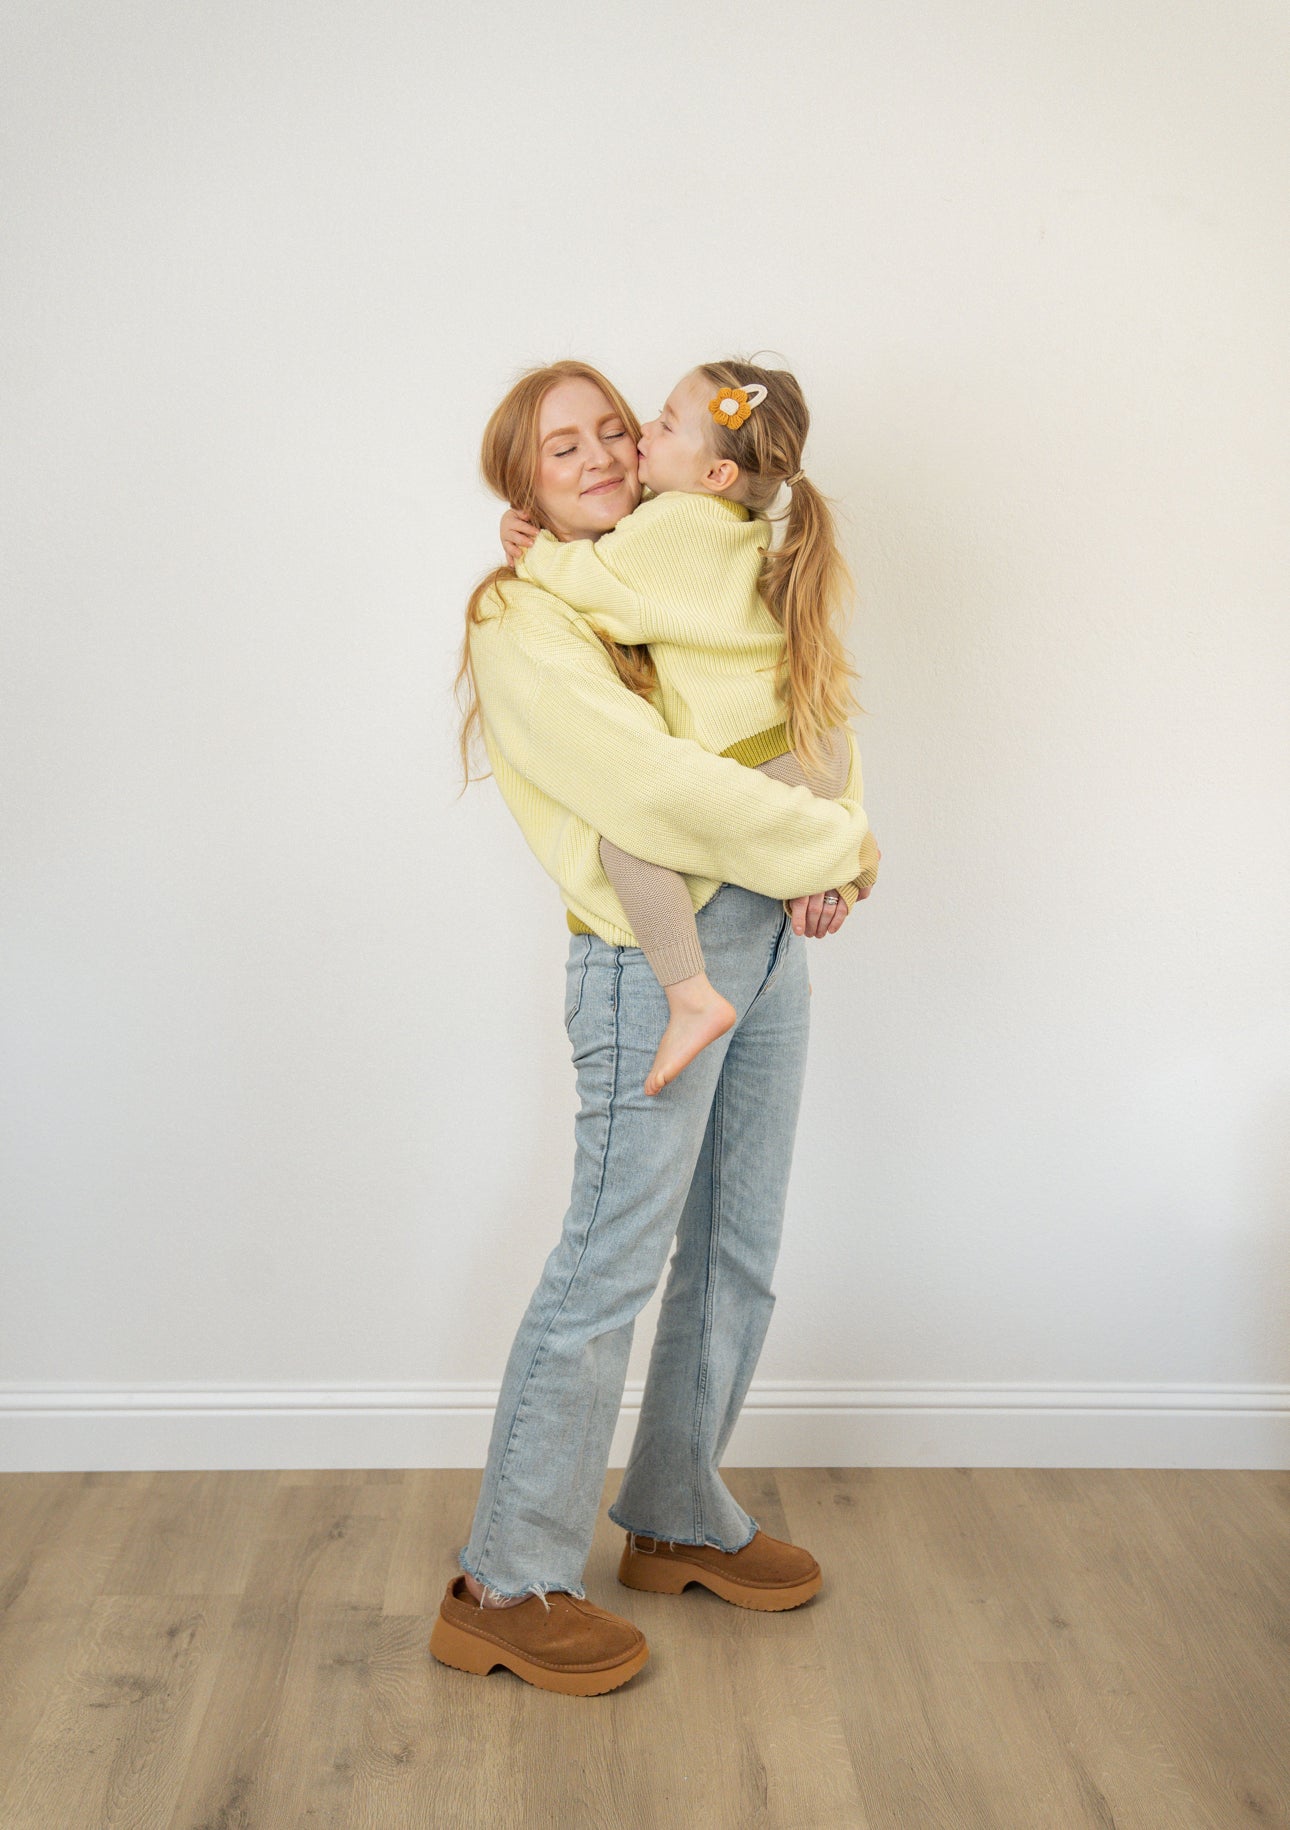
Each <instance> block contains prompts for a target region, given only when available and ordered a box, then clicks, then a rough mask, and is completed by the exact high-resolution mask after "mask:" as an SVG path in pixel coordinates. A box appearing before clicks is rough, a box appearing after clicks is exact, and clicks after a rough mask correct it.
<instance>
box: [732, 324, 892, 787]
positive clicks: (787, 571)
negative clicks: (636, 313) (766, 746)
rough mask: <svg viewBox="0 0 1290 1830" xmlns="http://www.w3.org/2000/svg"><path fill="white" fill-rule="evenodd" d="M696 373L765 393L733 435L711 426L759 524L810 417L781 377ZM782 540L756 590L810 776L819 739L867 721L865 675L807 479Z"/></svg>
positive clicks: (736, 493)
mask: <svg viewBox="0 0 1290 1830" xmlns="http://www.w3.org/2000/svg"><path fill="white" fill-rule="evenodd" d="M698 373H699V374H700V375H703V376H705V377H706V379H707V380H708V381H710V382H711V383H712V386H713V389H714V393H719V392H720V391H721V390H722V389H723V388H732V387H734V388H744V389H747V388H751V387H758V386H759V387H764V388H765V390H766V398H765V399H764V400H763V401H762V402H761V404H760V405H759V406H756V407H754V408H753V410H752V412H751V413H750V414H749V415H748V417H747V418H746V419H745V420H744V421H743V423H742V424H741V425H739V426H729V425H722V424H721V423H720V422H719V421H718V420H716V419H715V418H714V419H713V420H712V425H711V429H710V437H711V440H712V445H713V449H714V450H715V451H716V454H717V456H718V457H719V458H729V459H731V460H732V462H734V463H736V464H738V466H739V473H740V474H739V480H738V482H737V483H736V484H735V486H734V487H733V488H732V489H731V491H730V492H729V493H730V494H731V496H733V497H735V498H736V499H737V500H738V501H740V502H742V503H743V505H744V507H745V508H748V509H750V510H751V511H752V513H753V514H754V515H756V516H757V517H759V518H760V519H764V520H770V519H772V517H771V516H770V515H769V514H768V513H767V511H768V510H769V508H770V505H771V503H772V502H773V501H774V500H775V497H776V496H777V495H778V494H779V492H780V490H781V488H783V486H784V485H785V484H786V483H788V482H789V480H790V478H792V477H794V476H796V474H797V472H798V471H799V470H800V469H801V467H802V451H803V448H804V446H805V444H806V435H807V433H808V431H809V430H810V425H811V415H810V413H809V412H808V411H807V407H806V400H805V398H804V396H803V394H802V390H801V387H800V386H799V385H798V382H797V379H796V377H795V376H794V375H791V374H790V373H789V371H788V370H787V369H762V368H757V367H756V366H755V365H754V364H753V363H751V362H744V361H743V360H742V359H741V358H738V357H736V358H734V359H733V360H731V361H727V362H703V363H700V364H699V368H698ZM773 519H774V520H775V521H776V522H779V521H781V520H783V521H784V522H785V526H784V535H783V539H782V541H781V542H780V544H779V545H778V546H777V547H774V548H772V549H771V550H769V551H768V552H767V554H766V559H765V561H764V563H763V566H762V571H761V577H760V579H759V581H758V589H759V591H760V593H761V595H762V598H763V599H764V600H765V603H766V605H767V607H768V609H769V610H770V612H771V614H772V615H773V616H774V618H775V620H776V621H777V622H778V623H779V624H780V626H781V627H782V628H783V631H784V653H783V655H782V657H781V659H780V663H779V666H778V668H777V669H776V674H775V688H776V691H777V693H778V695H779V697H780V699H781V700H782V701H783V703H784V707H785V713H786V716H785V723H786V725H787V735H788V740H789V742H790V743H791V744H792V747H793V750H794V752H795V753H796V755H797V757H798V760H799V761H800V762H801V763H802V766H803V768H804V769H806V771H807V773H808V774H809V773H811V772H812V770H813V769H816V768H819V769H823V768H825V767H826V766H827V765H826V753H825V750H824V747H823V746H824V737H825V734H826V732H827V731H829V730H830V729H831V727H832V726H834V725H838V724H845V723H846V721H847V719H848V718H849V717H850V715H851V713H852V712H853V711H860V712H863V711H864V710H865V707H864V706H862V705H860V704H859V703H858V701H857V700H856V698H855V695H854V693H853V692H852V690H851V687H850V685H849V684H848V680H849V679H856V680H858V679H859V678H860V677H861V676H860V675H859V674H858V673H856V671H855V669H854V668H853V667H851V666H850V665H849V664H848V661H847V653H846V649H845V648H844V647H843V643H842V632H843V630H844V629H845V627H846V615H847V610H848V608H849V604H850V598H851V593H852V580H851V574H850V572H849V571H848V569H847V564H846V561H845V559H844V558H843V557H842V551H841V549H840V547H839V546H838V539H837V531H836V528H835V526H834V521H833V515H832V513H831V511H830V508H829V504H828V501H827V499H826V497H824V496H822V495H821V494H820V492H819V490H818V489H817V488H816V487H815V485H814V483H812V482H811V480H810V478H809V477H805V476H802V477H798V480H797V481H796V482H794V483H792V484H791V492H790V496H789V505H788V512H787V515H786V516H778V515H776V516H774V517H773Z"/></svg>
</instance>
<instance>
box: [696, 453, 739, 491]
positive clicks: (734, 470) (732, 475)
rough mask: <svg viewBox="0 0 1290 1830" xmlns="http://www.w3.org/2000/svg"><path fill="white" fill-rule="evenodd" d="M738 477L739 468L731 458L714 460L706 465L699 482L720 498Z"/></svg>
mask: <svg viewBox="0 0 1290 1830" xmlns="http://www.w3.org/2000/svg"><path fill="white" fill-rule="evenodd" d="M738 475H739V466H738V464H736V463H735V462H734V461H733V460H732V459H731V458H716V459H714V461H713V462H712V463H711V464H709V465H708V468H707V469H706V470H705V471H704V473H703V475H702V477H701V478H700V479H699V481H700V482H701V483H702V484H703V487H704V488H705V489H707V490H710V491H711V492H712V494H713V495H714V496H720V495H724V494H725V492H726V490H728V489H729V488H731V487H732V485H733V484H734V482H735V481H736V479H737V478H738Z"/></svg>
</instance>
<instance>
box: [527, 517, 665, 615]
mask: <svg viewBox="0 0 1290 1830" xmlns="http://www.w3.org/2000/svg"><path fill="white" fill-rule="evenodd" d="M626 519H627V520H628V521H630V520H631V519H632V516H631V515H628V516H627V517H626ZM619 525H620V526H621V525H623V524H622V523H620V524H619ZM617 538H618V533H617V529H615V530H614V532H613V533H610V534H602V535H601V537H600V539H599V540H557V539H556V537H555V535H554V534H549V533H547V531H546V529H545V528H544V529H543V530H542V532H541V533H539V535H538V537H537V539H536V540H535V541H534V542H533V545H532V546H531V547H529V548H528V550H527V551H526V552H524V553H521V555H520V557H519V559H518V560H517V561H516V563H515V571H516V573H517V575H518V576H519V577H520V578H527V579H529V580H531V581H532V582H533V583H534V584H538V585H541V587H542V589H543V590H544V591H549V592H550V593H551V594H552V596H553V597H558V598H560V599H561V600H562V602H564V603H566V604H568V605H569V607H570V609H572V610H576V611H577V612H578V614H579V615H580V616H591V617H594V619H595V621H596V622H597V623H598V624H599V625H600V627H601V628H602V629H603V630H604V632H605V634H606V635H607V636H609V637H610V639H611V640H612V641H615V642H624V643H627V644H628V645H631V644H634V643H637V642H649V641H652V640H653V637H654V634H655V633H656V632H655V631H654V630H653V628H652V627H651V619H650V617H649V612H648V605H647V604H646V603H645V602H643V601H642V600H641V598H640V597H639V595H638V594H637V592H636V591H635V590H634V589H633V588H632V586H631V585H629V584H628V583H627V582H626V581H625V580H624V579H622V578H620V577H619V576H618V574H617V572H615V571H614V569H613V567H612V565H611V564H610V563H608V556H607V555H606V553H605V552H604V551H603V550H602V549H603V548H604V546H605V543H606V541H609V540H616V539H617Z"/></svg>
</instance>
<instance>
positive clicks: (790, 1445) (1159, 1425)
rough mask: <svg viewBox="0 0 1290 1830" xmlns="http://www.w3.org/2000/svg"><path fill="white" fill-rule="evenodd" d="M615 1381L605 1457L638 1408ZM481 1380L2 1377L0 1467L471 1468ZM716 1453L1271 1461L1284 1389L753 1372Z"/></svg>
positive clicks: (795, 1463)
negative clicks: (11, 1382) (391, 1382)
mask: <svg viewBox="0 0 1290 1830" xmlns="http://www.w3.org/2000/svg"><path fill="white" fill-rule="evenodd" d="M640 1392H641V1386H640V1382H639V1381H634V1382H633V1383H631V1384H629V1386H628V1388H627V1390H626V1393H625V1395H624V1398H623V1408H622V1413H621V1415H620V1417H619V1420H618V1425H617V1428H616V1430H615V1433H614V1440H613V1444H612V1447H611V1450H610V1456H609V1466H610V1467H611V1468H621V1467H622V1466H623V1465H624V1464H625V1463H626V1460H627V1454H628V1451H629V1450H630V1448H631V1441H632V1432H633V1430H634V1429H635V1425H636V1417H637V1413H638V1410H639V1405H640ZM496 1403H497V1387H496V1386H485V1385H426V1386H415V1387H407V1386H397V1387H396V1386H380V1385H370V1386H354V1387H344V1388H341V1387H335V1388H333V1387H329V1386H312V1387H302V1386H267V1387H264V1386H257V1387H250V1386H247V1387H242V1386H219V1387H191V1386H148V1387H143V1388H133V1387H131V1388H115V1387H114V1388H109V1387H105V1386H89V1387H73V1386H64V1387H42V1388H39V1389H37V1388H34V1387H27V1388H24V1387H21V1386H9V1387H6V1388H3V1389H0V1471H2V1472H5V1473H11V1474H12V1473H52V1472H79V1471H82V1470H95V1471H97V1470H104V1469H138V1470H143V1469H189V1468H198V1469H205V1468H209V1469H220V1468H482V1467H483V1465H484V1459H485V1456H486V1454H487V1451H488V1437H489V1430H490V1427H491V1424H492V1417H493V1410H494V1407H495V1406H496ZM725 1463H726V1465H727V1466H728V1467H732V1468H748V1467H767V1468H789V1467H797V1468H821V1467H840V1468H847V1467H871V1468H902V1467H923V1468H939V1467H979V1468H1287V1467H1290V1386H1285V1385H1266V1386H1255V1385H1214V1386H1194V1385H968V1384H959V1385H930V1384H927V1385H920V1384H888V1383H882V1382H879V1383H868V1384H828V1385H812V1384H806V1383H802V1382H790V1383H784V1384H760V1385H758V1384H755V1385H754V1386H753V1388H752V1391H751V1392H750V1394H749V1397H748V1400H747V1402H746V1403H745V1405H744V1409H743V1412H742V1413H741V1415H740V1418H739V1422H738V1424H737V1425H736V1427H735V1431H734V1435H733V1436H732V1438H731V1441H730V1446H729V1450H728V1452H727V1454H726V1457H725Z"/></svg>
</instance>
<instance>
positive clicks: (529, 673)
mask: <svg viewBox="0 0 1290 1830" xmlns="http://www.w3.org/2000/svg"><path fill="white" fill-rule="evenodd" d="M506 591H507V597H508V600H509V601H508V605H507V608H506V610H505V613H504V614H503V615H500V616H496V617H490V618H489V619H488V620H486V621H484V622H481V623H478V624H476V625H474V626H472V630H471V640H470V652H471V662H472V667H473V671H474V675H475V681H476V685H477V688H478V691H479V699H480V708H481V712H482V716H483V719H484V722H485V724H486V726H487V727H488V731H489V734H490V737H491V739H492V741H493V742H494V743H495V744H496V746H497V748H498V750H499V751H500V753H501V754H502V755H503V756H504V757H505V758H506V759H507V761H508V763H509V764H510V765H511V768H512V769H513V770H514V771H515V772H516V774H517V775H518V776H519V777H521V778H523V782H525V783H528V784H531V787H532V789H533V790H535V791H536V797H538V798H540V799H541V800H542V801H543V802H545V803H546V804H547V805H549V802H550V801H555V802H557V803H559V804H560V806H562V807H564V808H567V809H568V810H569V811H570V812H572V813H574V814H576V815H577V816H578V817H579V819H581V820H583V821H585V822H587V823H588V825H589V826H591V827H593V828H594V829H595V831H596V832H597V833H600V834H602V835H604V836H605V837H607V838H609V839H611V840H612V841H613V842H614V844H615V845H619V846H621V847H622V849H623V850H624V851H629V852H632V853H633V854H634V855H635V856H636V857H638V858H643V859H645V860H646V861H647V862H649V863H652V864H662V865H666V866H668V867H669V868H671V869H673V870H679V871H682V872H684V873H686V874H689V875H694V876H699V877H706V878H716V879H718V880H720V881H722V882H730V883H738V884H740V885H742V886H743V887H744V888H745V889H750V890H753V891H755V892H756V893H758V894H759V895H764V896H775V897H779V898H784V897H792V896H800V895H809V894H813V893H814V892H815V891H816V890H826V889H829V888H832V887H833V886H834V885H837V884H841V883H844V882H846V881H847V880H848V879H850V878H851V877H853V876H854V875H855V872H856V869H857V866H858V862H859V852H860V846H861V843H862V841H863V839H864V836H865V833H866V832H867V831H868V820H867V819H866V817H865V812H864V808H863V806H862V805H861V804H860V793H861V783H860V779H859V767H858V758H857V759H856V765H855V767H854V768H853V777H854V782H849V783H848V790H851V789H852V788H853V787H854V793H850V792H849V793H848V794H846V795H844V796H843V797H842V798H840V799H838V800H827V799H823V798H820V797H817V796H816V795H814V794H812V793H811V791H810V789H809V788H807V787H804V786H803V787H790V786H788V785H786V784H785V783H782V782H776V781H773V780H771V779H770V778H769V777H767V776H764V775H762V774H760V773H759V772H758V771H757V770H755V769H749V768H745V767H744V766H743V764H741V763H738V762H736V761H734V760H733V758H731V757H723V756H717V755H713V754H712V753H711V752H709V751H707V750H705V749H703V748H702V746H700V745H699V744H697V743H694V742H693V741H691V740H690V739H687V738H678V737H673V736H672V735H671V734H670V733H669V731H668V728H667V725H666V724H665V722H664V720H663V718H662V717H661V715H660V714H659V713H658V711H657V710H656V709H655V708H654V707H653V706H652V705H651V704H649V702H648V701H647V700H645V699H643V698H641V697H640V696H639V695H638V694H635V693H632V692H630V691H629V690H628V689H627V688H626V687H625V686H624V685H623V684H622V682H621V680H620V679H619V678H618V675H617V673H616V672H615V670H614V667H613V664H612V663H611V661H610V660H609V657H608V655H607V654H606V653H605V650H604V648H603V647H602V645H601V644H600V642H599V641H598V640H597V639H596V637H595V635H594V634H593V633H592V632H591V631H590V629H589V628H587V626H586V625H585V624H582V623H580V622H579V620H578V619H577V617H576V616H574V615H572V614H571V613H570V612H569V611H568V610H567V609H566V608H565V607H564V606H563V605H562V604H560V603H559V602H557V601H556V600H554V599H552V598H551V597H549V596H548V595H547V594H546V593H545V592H542V591H540V590H538V589H537V588H536V587H534V586H532V585H524V584H518V585H513V586H508V587H506ZM511 806H512V811H513V812H514V813H515V815H516V818H517V819H518V820H519V823H520V826H521V829H522V830H524V831H525V834H526V837H528V836H530V827H531V826H533V825H534V824H535V823H536V822H537V820H538V818H539V815H540V810H539V808H538V807H537V805H536V801H535V804H534V807H533V808H532V809H531V810H530V809H529V808H528V807H527V806H526V804H525V801H524V798H523V792H522V790H518V789H517V791H516V798H515V799H514V800H512V802H511ZM530 811H531V812H532V819H531V820H530V818H529V814H530Z"/></svg>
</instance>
